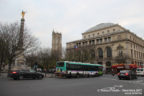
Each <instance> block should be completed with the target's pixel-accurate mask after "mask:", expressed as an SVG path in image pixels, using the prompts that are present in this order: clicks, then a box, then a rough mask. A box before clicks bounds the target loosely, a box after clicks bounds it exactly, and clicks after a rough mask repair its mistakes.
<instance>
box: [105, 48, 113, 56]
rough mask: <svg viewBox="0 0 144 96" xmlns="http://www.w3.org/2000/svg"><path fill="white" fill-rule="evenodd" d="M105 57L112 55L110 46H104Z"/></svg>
mask: <svg viewBox="0 0 144 96" xmlns="http://www.w3.org/2000/svg"><path fill="white" fill-rule="evenodd" d="M106 52H107V57H112V49H111V48H110V47H106Z"/></svg>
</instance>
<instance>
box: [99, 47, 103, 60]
mask: <svg viewBox="0 0 144 96" xmlns="http://www.w3.org/2000/svg"><path fill="white" fill-rule="evenodd" d="M98 57H99V58H103V50H102V48H98Z"/></svg>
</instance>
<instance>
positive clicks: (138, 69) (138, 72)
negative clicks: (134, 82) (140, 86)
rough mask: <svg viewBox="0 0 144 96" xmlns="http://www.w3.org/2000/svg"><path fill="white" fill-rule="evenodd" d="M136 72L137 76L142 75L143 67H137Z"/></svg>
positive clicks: (143, 73) (143, 72)
mask: <svg viewBox="0 0 144 96" xmlns="http://www.w3.org/2000/svg"><path fill="white" fill-rule="evenodd" d="M136 73H137V75H139V76H144V68H137V70H136Z"/></svg>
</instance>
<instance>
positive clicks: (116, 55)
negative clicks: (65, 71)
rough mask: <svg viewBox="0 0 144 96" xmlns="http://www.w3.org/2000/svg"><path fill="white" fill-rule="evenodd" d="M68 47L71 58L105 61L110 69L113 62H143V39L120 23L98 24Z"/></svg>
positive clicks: (94, 61)
mask: <svg viewBox="0 0 144 96" xmlns="http://www.w3.org/2000/svg"><path fill="white" fill-rule="evenodd" d="M66 46H67V49H66V50H67V56H66V57H67V59H68V60H72V61H81V62H90V63H98V64H103V65H104V67H105V68H106V70H107V71H110V68H111V66H112V65H113V64H118V63H126V64H131V63H133V64H134V63H135V64H137V65H141V64H143V63H144V40H143V39H142V38H140V37H138V36H136V35H135V34H134V33H132V32H130V31H129V30H127V29H125V28H123V27H122V26H120V25H118V24H113V23H101V24H98V25H96V26H94V27H92V28H90V29H89V30H87V31H86V32H84V33H82V39H81V40H76V41H72V42H68V43H67V45H66Z"/></svg>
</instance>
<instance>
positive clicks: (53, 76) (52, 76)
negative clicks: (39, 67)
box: [43, 73, 55, 78]
mask: <svg viewBox="0 0 144 96" xmlns="http://www.w3.org/2000/svg"><path fill="white" fill-rule="evenodd" d="M43 75H44V77H47V78H55V74H52V73H47V74H45V73H44V74H43Z"/></svg>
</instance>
